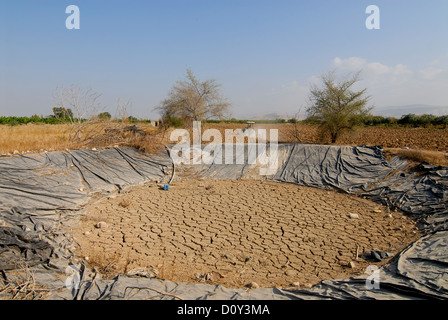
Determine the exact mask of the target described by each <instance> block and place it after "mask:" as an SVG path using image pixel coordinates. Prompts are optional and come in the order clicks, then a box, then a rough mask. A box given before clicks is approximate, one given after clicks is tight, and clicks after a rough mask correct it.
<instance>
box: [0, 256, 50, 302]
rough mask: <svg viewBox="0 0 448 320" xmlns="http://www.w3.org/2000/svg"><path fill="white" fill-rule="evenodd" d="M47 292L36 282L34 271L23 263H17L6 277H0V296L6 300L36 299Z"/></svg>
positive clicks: (41, 297) (47, 291)
mask: <svg viewBox="0 0 448 320" xmlns="http://www.w3.org/2000/svg"><path fill="white" fill-rule="evenodd" d="M49 292H50V290H49V289H47V288H45V287H44V286H42V285H39V284H37V283H36V281H35V278H34V273H33V272H32V271H31V270H30V269H29V268H28V266H27V265H26V264H25V263H22V264H20V265H18V266H17V267H16V269H15V270H14V271H13V272H12V273H11V274H10V275H9V276H8V278H6V277H5V275H3V278H0V296H2V297H3V298H5V299H8V300H38V299H43V298H45V296H46V295H47V294H48V293H49Z"/></svg>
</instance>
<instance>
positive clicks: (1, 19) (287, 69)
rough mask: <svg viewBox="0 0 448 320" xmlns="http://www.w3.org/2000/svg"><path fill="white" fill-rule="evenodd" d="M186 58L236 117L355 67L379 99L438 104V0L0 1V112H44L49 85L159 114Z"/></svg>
mask: <svg viewBox="0 0 448 320" xmlns="http://www.w3.org/2000/svg"><path fill="white" fill-rule="evenodd" d="M372 4H373V5H376V6H378V8H379V9H380V29H379V30H369V29H367V28H366V25H365V21H366V19H367V17H368V16H369V14H366V8H367V6H368V5H372ZM69 5H76V6H78V7H79V10H80V29H79V30H76V29H73V30H69V29H67V28H66V19H67V17H69V15H70V14H67V13H65V10H66V7H67V6H69ZM187 68H190V69H192V71H193V72H194V73H195V75H196V76H197V77H198V78H199V79H200V80H206V79H216V80H217V81H218V82H219V83H221V84H222V93H223V95H224V96H226V97H227V98H228V99H229V101H230V102H231V103H232V109H231V111H232V113H233V115H234V116H235V117H237V118H238V117H245V116H246V117H247V115H249V114H265V113H272V112H277V113H280V114H288V115H293V114H294V113H295V112H297V111H298V110H299V108H300V106H305V103H306V97H307V94H308V91H309V85H310V83H312V82H314V81H316V79H317V77H318V76H319V75H320V74H322V73H324V72H326V71H329V70H332V69H335V68H336V69H337V70H339V71H340V72H350V71H356V70H359V69H362V70H363V72H362V79H363V80H362V82H361V83H360V85H362V86H364V87H367V88H368V93H369V94H370V95H371V96H372V103H373V104H375V105H376V106H377V107H384V106H399V105H407V104H432V105H448V94H447V92H448V1H447V0H430V1H422V0H420V1H414V0H402V1H400V0H388V1H385V0H369V1H364V0H341V1H335V0H327V1H323V0H308V1H298V0H291V1H290V0H272V1H267V0H207V1H205V0H168V1H167V0H153V1H143V0H133V1H132V0H128V1H124V0H123V1H113V0H107V1H106V0H90V1H87V0H85V1H76V0H70V1H65V0H40V1H37V0H33V1H31V0H30V1H23V0H0V115H6V116H8V115H17V116H25V115H28V116H29V115H32V114H42V115H48V114H51V113H52V112H51V108H52V107H53V104H54V101H53V98H52V92H53V91H54V89H55V88H56V87H57V86H58V85H59V86H65V87H69V86H70V85H72V84H75V85H78V86H80V87H83V88H92V89H94V90H95V91H97V92H98V93H101V94H102V97H101V102H102V103H103V105H104V107H105V111H109V112H110V113H111V114H114V113H115V111H116V100H117V99H118V98H121V99H123V100H130V101H131V102H132V113H133V115H134V116H137V117H142V118H157V117H158V114H157V112H155V111H153V109H154V107H156V106H157V105H158V104H159V103H160V101H161V100H163V99H164V98H165V97H166V95H167V93H168V91H169V89H170V88H171V86H172V85H173V84H174V83H175V81H176V80H180V79H183V78H184V76H185V71H186V69H187Z"/></svg>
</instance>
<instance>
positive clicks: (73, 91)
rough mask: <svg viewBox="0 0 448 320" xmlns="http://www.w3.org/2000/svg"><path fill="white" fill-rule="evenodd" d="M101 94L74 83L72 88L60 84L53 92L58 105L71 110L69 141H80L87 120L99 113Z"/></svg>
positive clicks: (69, 115) (69, 116)
mask: <svg viewBox="0 0 448 320" xmlns="http://www.w3.org/2000/svg"><path fill="white" fill-rule="evenodd" d="M100 97H101V94H99V93H97V92H95V91H93V90H92V89H90V88H89V89H83V88H81V87H78V86H75V85H72V86H71V87H70V88H64V87H62V86H58V87H57V88H56V90H55V91H54V93H53V98H54V102H55V105H56V107H58V108H61V109H62V110H69V109H70V110H71V111H72V113H70V114H67V115H68V119H69V120H70V123H71V130H70V134H69V141H71V142H74V141H77V142H80V141H81V139H82V134H83V130H84V128H85V127H86V126H87V125H88V122H87V120H89V119H92V118H94V117H95V116H97V115H98V113H99V111H100V108H101V103H100V102H99V98H100Z"/></svg>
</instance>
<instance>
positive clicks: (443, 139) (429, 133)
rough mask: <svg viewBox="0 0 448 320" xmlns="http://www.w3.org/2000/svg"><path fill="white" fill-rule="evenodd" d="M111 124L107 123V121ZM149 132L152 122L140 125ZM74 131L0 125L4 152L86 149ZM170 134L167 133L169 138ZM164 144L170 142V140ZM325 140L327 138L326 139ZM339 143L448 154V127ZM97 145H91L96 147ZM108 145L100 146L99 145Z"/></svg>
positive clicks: (290, 131) (284, 128) (379, 131)
mask: <svg viewBox="0 0 448 320" xmlns="http://www.w3.org/2000/svg"><path fill="white" fill-rule="evenodd" d="M104 126H105V127H107V124H104ZM139 127H142V129H143V130H145V131H148V130H151V129H150V127H151V126H150V125H147V124H145V125H139ZM246 127H247V124H225V123H219V124H203V125H202V129H203V130H205V129H208V128H215V129H218V130H220V131H221V132H222V136H223V137H224V131H225V130H226V129H231V130H235V129H238V128H239V129H244V128H246ZM254 128H264V129H267V130H269V129H277V130H279V131H278V132H279V143H290V142H298V140H297V139H296V138H295V136H294V132H295V130H294V125H292V124H256V125H255V126H254ZM297 128H298V136H299V138H300V139H301V142H303V143H322V141H320V139H319V135H318V127H317V126H316V125H308V124H299V125H298V127H297ZM69 131H70V125H69V124H61V125H50V124H47V125H45V124H28V125H20V126H13V127H11V126H8V125H0V154H7V153H13V152H14V151H17V152H18V153H24V152H28V151H34V152H36V151H37V152H39V151H41V150H47V151H51V150H64V149H65V148H82V147H85V146H83V145H82V144H78V145H76V144H75V145H74V144H73V143H70V142H69V141H68V135H69ZM168 137H169V134H167V135H166V138H168ZM164 143H170V141H169V140H168V139H166V141H164ZM324 143H325V141H324ZM337 144H345V145H360V144H366V145H378V146H382V147H384V148H403V147H408V148H410V149H415V150H420V149H421V150H432V151H440V152H443V153H448V129H425V128H415V129H414V128H380V127H363V128H358V129H356V130H355V131H353V132H347V133H345V134H344V135H342V136H341V137H340V139H339V140H338V141H337ZM92 146H93V145H89V147H92ZM101 146H105V144H99V145H96V147H101Z"/></svg>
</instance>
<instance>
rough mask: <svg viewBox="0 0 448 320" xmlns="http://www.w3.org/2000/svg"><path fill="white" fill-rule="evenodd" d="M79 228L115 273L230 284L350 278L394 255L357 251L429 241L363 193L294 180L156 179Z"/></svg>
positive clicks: (87, 252)
mask: <svg viewBox="0 0 448 320" xmlns="http://www.w3.org/2000/svg"><path fill="white" fill-rule="evenodd" d="M350 214H357V215H358V217H359V218H351V217H350ZM99 222H101V223H100V224H99V225H98V223H99ZM72 232H73V234H74V237H75V240H76V241H77V243H78V244H79V246H78V248H77V251H76V253H77V254H78V255H79V256H80V257H83V258H84V259H86V260H87V261H88V262H89V264H90V265H91V266H95V267H97V268H98V269H99V270H100V271H101V272H103V273H106V274H109V275H110V276H112V275H114V274H117V273H130V274H140V275H147V276H157V277H158V278H160V279H169V280H172V281H174V282H201V283H211V284H222V285H224V286H226V287H229V288H235V287H243V286H246V285H248V284H249V283H253V282H255V283H257V284H258V285H259V286H260V287H273V286H278V287H280V286H282V287H288V286H290V285H291V284H292V283H295V285H297V282H298V283H299V284H300V286H309V285H312V284H315V283H317V282H319V281H321V280H324V279H344V278H348V277H350V276H354V275H358V274H362V273H364V272H365V270H366V267H367V266H368V265H371V264H376V265H380V264H384V263H386V262H387V261H388V260H387V259H386V260H383V261H382V262H381V263H372V262H368V261H366V260H364V259H362V258H360V257H359V258H358V259H356V253H357V252H358V254H359V255H361V254H362V252H363V251H364V250H365V251H366V252H370V250H372V249H377V250H383V251H387V252H389V253H393V254H397V253H398V252H400V251H401V250H402V249H403V248H404V247H406V246H407V245H408V244H410V243H411V242H413V241H415V240H417V239H418V238H419V237H420V233H419V231H418V229H417V228H416V226H415V223H414V222H413V221H412V220H410V219H408V218H407V217H405V216H403V215H402V214H401V213H398V212H389V211H388V208H386V207H382V206H380V205H378V204H376V203H373V202H371V201H368V200H366V199H362V198H359V197H355V196H349V195H346V194H342V193H338V192H335V191H326V190H320V189H315V188H308V187H302V186H297V185H293V184H285V183H276V182H266V181H254V180H239V181H211V180H198V179H183V180H181V181H176V182H174V183H173V184H172V185H170V190H169V191H164V190H162V189H161V188H160V187H158V186H157V185H155V184H147V185H144V186H139V187H135V188H132V189H129V190H127V191H126V192H124V193H122V194H118V195H116V196H111V197H108V198H104V199H100V200H98V201H97V202H95V203H94V204H92V205H90V206H89V207H88V209H87V211H86V215H85V216H84V217H83V218H82V219H81V221H80V223H79V225H78V226H76V227H75V228H74V229H73V230H72ZM351 261H353V262H354V263H355V264H354V266H352V267H350V266H348V265H349V263H350V262H351Z"/></svg>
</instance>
